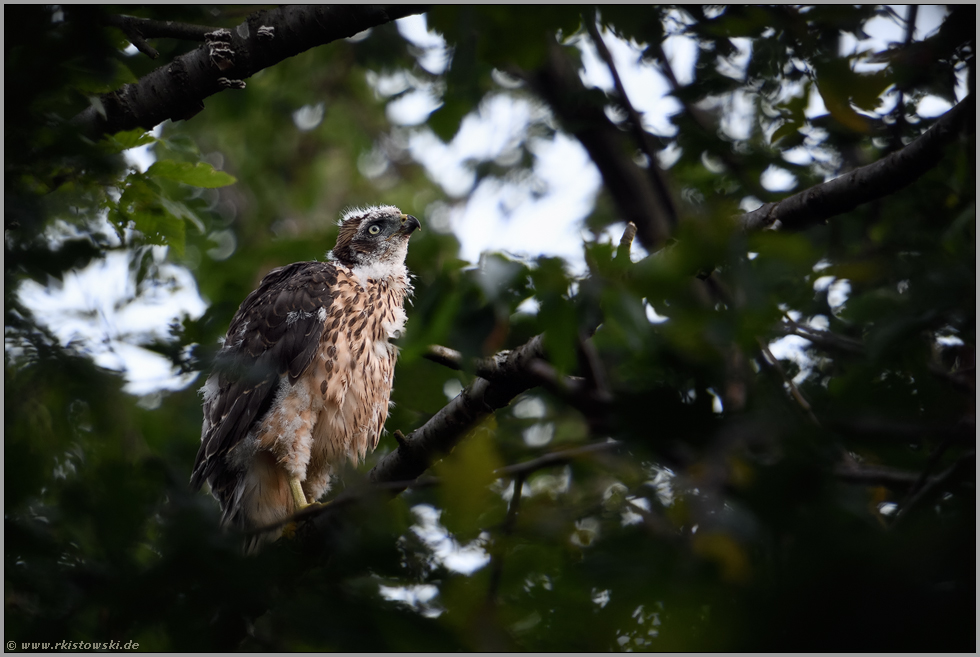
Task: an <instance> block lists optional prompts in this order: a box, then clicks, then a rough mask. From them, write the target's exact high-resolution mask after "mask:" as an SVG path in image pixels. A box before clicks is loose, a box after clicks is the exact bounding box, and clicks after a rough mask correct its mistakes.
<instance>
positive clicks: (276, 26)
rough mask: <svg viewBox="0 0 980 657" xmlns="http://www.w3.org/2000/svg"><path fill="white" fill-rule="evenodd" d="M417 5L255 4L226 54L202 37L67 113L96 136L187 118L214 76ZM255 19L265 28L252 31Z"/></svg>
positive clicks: (277, 58)
mask: <svg viewBox="0 0 980 657" xmlns="http://www.w3.org/2000/svg"><path fill="white" fill-rule="evenodd" d="M420 11H422V9H421V8H420V7H418V6H414V5H393V6H387V5H386V6H381V5H306V6H286V7H280V8H278V9H273V10H271V11H258V12H255V13H254V14H252V15H250V16H249V17H248V19H247V20H246V21H245V22H244V23H242V24H241V25H239V26H238V27H236V28H235V29H233V30H230V32H229V34H228V40H229V42H230V50H231V55H230V57H229V58H228V59H227V60H222V61H219V62H216V61H215V58H214V57H213V56H212V54H213V53H212V52H211V50H212V49H211V47H210V45H203V46H201V47H199V48H197V49H196V50H193V51H191V52H189V53H186V54H184V55H181V56H180V57H177V58H175V59H174V60H173V61H172V62H170V64H168V65H166V66H163V67H161V68H158V69H157V70H155V71H153V72H152V73H150V74H148V75H146V76H144V77H143V78H141V79H140V80H139V82H136V83H133V84H127V85H124V86H123V87H122V88H121V89H118V90H116V91H113V92H111V93H108V94H104V95H103V96H101V98H100V100H101V101H102V102H101V107H102V109H103V111H104V114H102V113H101V112H100V111H99V110H97V109H96V108H95V107H94V106H93V107H89V108H88V109H86V110H85V111H83V112H81V113H80V114H79V115H78V116H76V117H75V118H74V119H73V121H74V122H75V123H76V124H77V125H78V126H79V127H80V128H81V130H82V132H83V133H84V134H85V135H87V136H88V137H90V138H97V137H99V136H101V135H103V134H111V133H114V132H119V131H120V130H132V129H134V128H144V129H146V130H149V129H151V128H153V127H154V126H155V125H157V124H158V123H161V122H162V121H165V120H166V119H171V120H175V121H176V120H180V119H188V118H190V117H192V116H194V115H195V114H197V113H198V112H199V111H201V110H202V109H203V108H204V104H203V101H204V99H205V98H207V97H208V96H211V95H213V94H216V93H218V92H219V91H222V90H223V89H225V88H226V87H225V86H222V84H221V83H220V82H219V79H220V78H224V79H226V80H244V79H245V78H248V77H251V76H252V75H255V73H257V72H259V71H261V70H262V69H265V68H268V67H270V66H274V65H275V64H278V63H279V62H281V61H282V60H284V59H286V58H288V57H292V56H294V55H298V54H300V53H301V52H305V51H307V50H309V49H310V48H313V47H316V46H320V45H323V44H326V43H330V42H331V41H336V40H338V39H343V38H346V37H350V36H353V35H355V34H357V33H358V32H363V31H364V30H366V29H368V28H370V27H375V26H377V25H382V24H384V23H388V22H390V21H393V20H395V19H397V18H401V17H403V16H408V15H410V14H416V13H419V12H420ZM260 27H261V28H272V29H271V30H270V29H264V30H263V31H262V34H261V35H260V33H259V28H260ZM143 36H144V37H145V36H146V33H145V32H144V33H143ZM270 36H271V38H269V37H270ZM229 60H230V61H229ZM220 66H224V68H221V67H220Z"/></svg>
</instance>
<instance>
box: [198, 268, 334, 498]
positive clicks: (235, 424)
mask: <svg viewBox="0 0 980 657" xmlns="http://www.w3.org/2000/svg"><path fill="white" fill-rule="evenodd" d="M336 282H337V269H336V266H335V265H333V264H332V263H329V262H298V263H295V264H292V265H287V266H286V267H280V268H278V269H273V270H272V271H271V272H269V274H268V275H267V276H266V277H265V278H264V279H262V282H261V283H260V284H259V287H258V288H257V289H256V290H255V291H254V292H252V293H251V294H249V295H248V297H246V299H245V301H243V302H242V305H241V306H240V307H239V308H238V312H237V313H235V317H234V318H233V319H232V321H231V326H230V328H229V329H228V335H227V336H226V338H225V346H224V347H223V348H222V350H221V352H219V354H218V357H217V359H216V360H215V370H214V371H215V374H217V390H216V391H212V393H211V394H210V396H206V398H205V403H204V416H205V417H204V420H205V422H204V430H203V435H202V436H201V447H200V449H199V450H198V453H197V459H196V461H195V464H194V473H193V475H192V477H191V486H192V488H194V489H195V490H196V489H198V488H200V487H201V485H202V484H203V483H204V481H206V480H208V481H210V483H211V486H212V488H214V489H222V488H224V487H225V485H226V484H229V483H231V480H228V481H226V479H229V477H225V476H222V475H223V474H224V473H223V471H222V465H223V462H224V458H223V457H224V455H225V454H227V453H228V451H229V450H230V449H232V448H233V447H234V446H235V445H237V444H238V443H239V442H240V441H241V440H242V439H243V438H245V436H246V435H248V432H249V430H250V429H251V428H252V427H253V425H255V423H256V422H258V421H259V420H261V419H262V416H263V415H264V414H265V413H266V412H267V411H268V410H269V407H270V406H271V404H272V402H273V400H274V399H275V395H276V389H277V387H278V384H279V380H280V376H282V375H287V374H288V376H289V379H290V382H295V381H296V379H297V378H299V376H300V375H301V374H302V373H303V372H304V371H305V370H306V368H307V367H308V366H309V364H310V362H311V361H312V359H313V356H314V354H315V353H316V351H317V347H318V345H319V342H320V336H321V334H322V333H323V327H324V319H325V318H326V312H325V311H324V312H321V309H329V308H330V305H331V303H332V301H333V294H334V287H335V285H336ZM212 376H214V375H212ZM209 381H210V379H209ZM232 479H233V478H232Z"/></svg>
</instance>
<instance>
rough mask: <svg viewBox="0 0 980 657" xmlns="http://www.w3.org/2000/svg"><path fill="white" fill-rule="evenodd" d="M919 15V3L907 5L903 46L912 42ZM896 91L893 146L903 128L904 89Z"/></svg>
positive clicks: (893, 112)
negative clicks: (907, 11)
mask: <svg viewBox="0 0 980 657" xmlns="http://www.w3.org/2000/svg"><path fill="white" fill-rule="evenodd" d="M918 16H919V5H909V13H908V17H907V18H906V19H905V47H908V45H909V44H910V43H912V37H913V36H914V34H915V23H916V19H917V18H918ZM895 90H896V93H897V94H898V96H897V98H896V99H895V109H893V110H892V115H893V116H894V118H895V123H894V124H893V125H892V143H893V144H894V145H895V148H901V147H902V130H903V129H904V128H905V125H906V121H905V91H904V90H903V89H902V87H898V86H897V87H896V89H895Z"/></svg>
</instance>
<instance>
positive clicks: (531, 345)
mask: <svg viewBox="0 0 980 657" xmlns="http://www.w3.org/2000/svg"><path fill="white" fill-rule="evenodd" d="M543 355H544V347H543V338H542V336H540V335H538V336H535V337H533V338H531V339H530V340H529V341H528V342H526V343H525V344H524V345H522V346H520V347H518V348H517V349H514V350H512V351H503V352H500V353H499V354H496V355H495V356H493V357H492V358H489V359H486V361H487V364H488V365H491V367H490V368H489V369H490V371H492V373H493V380H492V381H491V380H488V379H486V378H483V377H482V376H480V377H479V378H477V379H476V380H475V381H474V382H473V383H471V384H470V385H469V386H467V387H466V388H465V389H464V390H463V391H462V392H461V393H460V394H459V395H458V396H457V397H456V398H455V399H453V400H452V401H450V402H449V403H448V404H446V405H445V406H443V407H442V409H440V410H439V411H438V412H437V413H436V414H435V415H433V416H432V417H431V418H430V419H429V421H428V422H426V423H425V424H424V425H422V426H421V427H419V428H418V429H416V430H415V431H413V432H411V433H410V434H408V435H407V436H405V438H404V440H403V441H402V442H401V444H399V446H398V449H396V450H395V451H393V452H391V453H390V454H388V455H386V456H385V457H384V458H382V459H381V461H380V462H379V463H378V464H377V465H376V466H375V467H374V469H373V470H371V473H370V475H369V477H370V479H371V481H372V482H390V481H411V480H413V479H415V478H416V477H418V476H419V475H420V474H422V473H423V472H425V470H426V469H427V468H428V467H429V466H430V465H431V464H432V463H433V462H434V461H435V460H436V459H438V458H440V457H441V456H442V455H444V454H447V453H449V452H451V451H452V449H453V448H454V447H455V446H456V444H457V443H458V442H459V441H460V440H461V439H462V438H463V437H464V436H465V435H466V434H467V433H468V432H469V431H470V430H471V429H472V428H473V427H475V426H476V425H477V424H478V423H479V422H481V421H482V420H483V419H484V418H486V417H487V416H488V415H490V414H491V413H493V412H494V411H495V410H497V409H498V408H503V407H504V406H507V405H508V404H509V403H510V402H511V400H513V399H514V397H516V396H517V395H519V394H521V393H522V392H524V391H525V390H528V389H529V388H532V387H534V386H535V385H537V383H538V381H537V379H536V378H535V377H534V376H532V375H531V374H529V373H528V371H529V365H530V364H531V362H532V361H534V360H536V359H540V358H541V357H542V356H543Z"/></svg>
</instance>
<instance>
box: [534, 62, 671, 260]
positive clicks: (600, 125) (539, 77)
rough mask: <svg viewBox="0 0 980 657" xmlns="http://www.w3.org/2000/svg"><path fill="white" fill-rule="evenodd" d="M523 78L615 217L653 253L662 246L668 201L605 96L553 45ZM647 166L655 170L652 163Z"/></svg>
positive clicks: (667, 229) (668, 223)
mask: <svg viewBox="0 0 980 657" xmlns="http://www.w3.org/2000/svg"><path fill="white" fill-rule="evenodd" d="M524 77H525V78H526V79H527V80H528V82H529V83H530V85H531V87H532V88H533V89H534V91H535V92H536V93H537V94H538V95H540V96H541V97H542V98H543V99H544V100H545V101H546V102H547V103H548V105H550V106H551V110H552V111H553V112H554V113H555V115H556V116H557V117H558V118H559V120H561V122H562V124H563V125H564V127H565V129H566V130H567V131H568V132H569V133H571V134H573V135H574V136H575V137H576V138H577V139H578V140H579V141H580V142H581V143H582V146H584V147H585V150H586V151H588V153H589V156H590V157H591V158H592V161H593V162H594V163H595V165H596V167H598V169H599V172H600V173H601V174H602V179H603V182H604V183H605V186H606V189H607V190H609V194H610V195H611V196H612V198H613V202H614V203H615V204H616V208H617V210H618V212H619V215H620V216H621V217H622V218H623V219H624V220H625V221H632V222H633V223H634V224H636V226H637V229H638V237H639V238H640V242H641V243H642V244H643V246H644V248H645V249H646V250H647V251H650V252H653V251H656V250H657V249H659V248H660V247H661V246H663V244H664V242H665V241H666V240H667V238H668V237H670V232H671V216H672V213H671V205H670V202H669V200H668V199H667V198H664V197H661V195H660V194H658V191H657V190H656V189H654V186H653V185H651V184H650V179H649V177H648V174H647V173H646V172H645V171H644V170H643V169H642V168H640V167H639V166H637V165H636V163H635V162H634V161H633V152H634V151H635V148H634V147H633V146H632V144H631V143H630V140H629V139H628V138H627V137H626V135H625V134H623V132H622V131H621V130H620V129H619V128H617V127H616V126H615V125H614V124H613V123H612V121H610V120H609V118H608V117H606V113H605V111H604V109H603V101H604V100H605V99H604V97H602V98H601V100H600V99H599V98H596V95H597V94H593V93H589V92H588V91H586V89H585V87H583V86H582V82H581V80H579V77H578V72H577V71H576V70H575V68H574V67H573V66H572V65H571V64H570V62H569V61H568V57H567V56H566V55H565V53H564V51H563V49H562V47H561V46H559V45H558V44H556V43H552V44H550V47H549V51H548V59H547V62H546V63H545V64H544V66H542V67H541V68H540V69H538V70H537V71H534V72H533V73H527V74H525V75H524ZM648 166H650V167H655V166H657V162H656V160H653V161H651V162H649V164H648Z"/></svg>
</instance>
